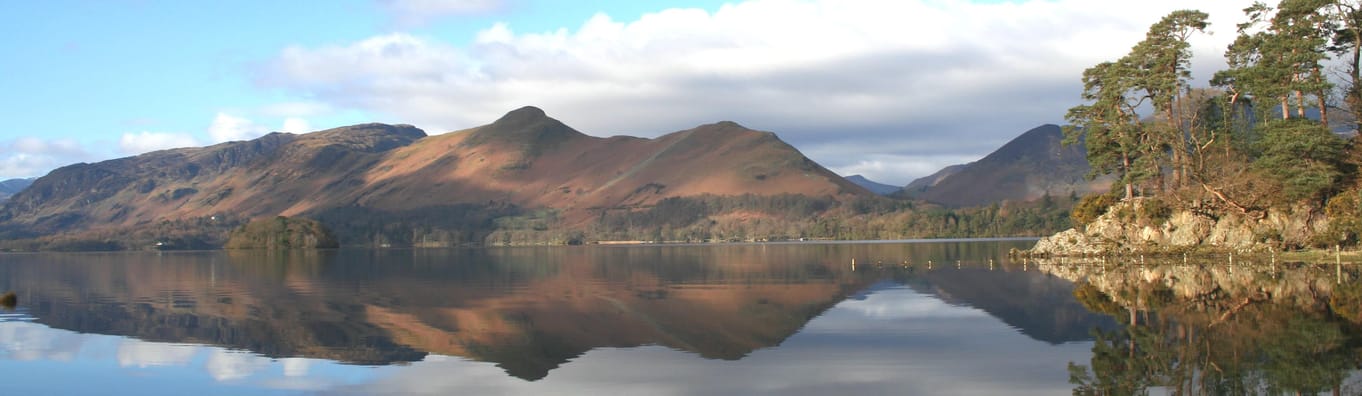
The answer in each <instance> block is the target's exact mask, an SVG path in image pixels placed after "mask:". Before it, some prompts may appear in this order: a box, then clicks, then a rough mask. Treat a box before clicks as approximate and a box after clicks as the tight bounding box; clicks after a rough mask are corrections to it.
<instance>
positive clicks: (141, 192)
mask: <svg viewBox="0 0 1362 396" xmlns="http://www.w3.org/2000/svg"><path fill="white" fill-rule="evenodd" d="M744 194H746V195H752V196H780V195H782V194H796V195H803V196H808V197H832V199H850V198H852V197H859V196H867V195H870V193H869V192H868V191H866V190H864V189H862V188H860V187H858V186H856V185H855V184H852V183H851V182H848V181H846V180H845V179H842V178H841V177H840V176H837V175H836V174H833V173H832V172H830V171H828V170H827V169H825V168H823V167H822V166H820V165H818V164H817V163H815V162H813V161H812V160H810V159H808V158H807V157H805V156H804V155H803V154H801V153H800V152H799V151H798V150H796V149H795V148H794V147H791V146H790V145H788V144H786V143H785V142H783V141H781V140H780V139H779V138H777V137H776V135H775V134H773V133H770V132H760V131H755V130H751V129H747V128H744V127H742V126H741V125H738V124H736V123H733V122H719V123H715V124H708V125H701V126H699V127H696V128H692V129H688V130H684V131H679V132H674V133H670V134H667V135H664V136H661V137H658V138H656V139H644V138H636V137H627V136H615V137H609V138H598V137H593V136H589V135H586V134H583V133H581V132H578V131H576V130H574V129H572V128H571V127H568V126H567V125H564V124H563V123H561V122H559V121H558V120H555V119H553V118H550V117H548V116H547V115H546V114H545V113H544V112H543V111H542V110H540V109H538V108H534V107H525V108H521V109H518V110H515V111H512V112H510V113H507V114H506V115H505V116H503V117H501V118H500V119H498V120H496V121H495V122H492V123H491V124H488V125H484V126H481V127H476V128H471V129H467V130H462V131H455V132H452V133H448V134H443V135H436V136H426V133H425V132H424V131H422V130H420V129H417V128H415V127H412V126H410V125H385V124H362V125H354V126H348V127H342V128H335V129H329V130H325V131H319V132H313V133H307V134H302V135H294V134H287V133H271V134H269V135H266V136H263V137H260V138H258V139H254V140H249V141H238V142H228V143H221V144H217V145H214V146H208V147H197V148H182V149H173V150H164V151H157V152H151V153H146V154H142V155H138V156H134V157H127V158H119V159H114V160H109V161H104V162H99V163H94V164H85V163H82V164H75V165H70V166H66V167H62V168H59V169H57V170H54V171H52V172H51V173H49V174H48V175H47V176H44V177H42V178H39V179H37V180H35V181H34V182H33V185H32V186H30V187H29V188H28V189H26V190H24V191H23V192H21V193H19V194H16V195H15V196H14V197H13V198H12V199H11V200H9V201H8V202H6V203H5V204H4V206H3V207H2V208H0V239H15V238H34V237H43V236H52V235H61V234H79V235H84V236H85V237H89V238H96V239H98V238H106V239H124V238H127V237H128V233H130V232H140V233H144V234H146V237H147V238H152V239H156V238H159V237H157V236H156V235H153V234H157V233H160V234H164V233H168V232H184V230H205V229H210V230H209V231H203V233H204V234H205V235H201V237H202V238H201V239H203V238H206V239H208V240H212V241H213V242H216V243H220V242H221V240H220V239H221V237H222V235H224V233H225V232H226V230H228V229H230V228H231V227H234V226H236V225H239V224H242V223H244V222H245V221H246V220H249V219H252V218H259V217H266V216H301V217H309V218H314V219H317V220H320V221H322V222H323V223H324V224H325V225H326V226H328V227H331V228H336V229H338V230H337V231H338V232H337V234H338V236H339V237H341V238H342V243H356V242H369V243H375V244H386V243H388V242H389V241H390V240H392V239H394V238H396V239H402V240H404V241H407V242H412V241H413V240H414V239H416V238H417V237H416V236H414V235H415V233H416V231H417V230H421V231H422V232H424V233H426V234H423V236H422V238H423V240H424V238H426V235H427V234H429V235H436V237H438V238H443V239H448V240H453V242H468V241H471V242H479V238H481V237H482V236H485V235H483V234H485V233H486V231H487V230H490V229H494V228H497V227H501V226H505V225H506V224H505V223H513V222H511V221H508V220H506V219H508V218H524V217H525V216H532V215H533V216H538V217H535V219H540V220H543V221H548V222H552V223H553V224H552V225H553V226H556V227H557V228H558V229H570V228H577V229H580V228H585V227H587V226H588V225H589V223H591V222H592V221H595V220H596V219H599V218H601V217H602V216H604V215H605V213H606V212H608V211H629V210H635V209H640V208H645V207H649V206H652V205H655V204H656V203H658V202H659V201H662V200H664V199H667V198H673V197H688V196H736V195H744ZM838 197H840V198H838ZM536 227H538V226H536ZM536 229H538V228H536ZM347 238H348V239H349V240H347ZM413 243H414V242H413ZM210 244H213V243H210Z"/></svg>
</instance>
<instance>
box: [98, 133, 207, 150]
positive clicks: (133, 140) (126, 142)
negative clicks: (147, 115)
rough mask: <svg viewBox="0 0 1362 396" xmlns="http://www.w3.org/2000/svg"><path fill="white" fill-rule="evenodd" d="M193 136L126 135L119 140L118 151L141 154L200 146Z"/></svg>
mask: <svg viewBox="0 0 1362 396" xmlns="http://www.w3.org/2000/svg"><path fill="white" fill-rule="evenodd" d="M198 145H199V142H198V140H197V139H194V137H193V136H190V135H187V134H183V133H164V132H147V131H142V132H139V133H124V134H123V137H122V138H121V139H119V140H118V149H119V150H121V151H122V152H123V153H124V154H141V153H145V152H149V151H156V150H165V149H171V148H180V147H194V146H198Z"/></svg>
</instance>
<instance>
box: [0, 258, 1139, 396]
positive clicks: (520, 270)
mask: <svg viewBox="0 0 1362 396" xmlns="http://www.w3.org/2000/svg"><path fill="white" fill-rule="evenodd" d="M1025 244H1026V243H1025V242H1017V243H1012V242H998V243H979V242H975V243H923V244H828V245H813V244H789V245H779V244H777V245H741V246H646V247H580V248H514V249H454V250H363V251H327V252H309V253H290V254H264V253H258V252H257V253H249V252H227V253H224V252H205V253H164V254H155V253H151V254H88V255H84V254H82V255H8V256H5V260H3V262H0V289H4V290H15V291H16V292H18V293H19V300H20V312H21V313H22V315H21V316H23V317H24V318H26V319H25V320H17V321H16V320H11V321H9V322H5V323H0V345H3V346H4V347H3V348H0V349H3V350H2V351H0V353H4V354H5V355H4V356H0V360H6V361H5V362H0V366H3V367H0V368H3V369H6V370H9V369H17V370H29V371H32V370H35V368H34V367H39V366H41V365H34V364H32V362H34V361H35V360H43V361H58V362H89V361H100V359H104V360H103V361H108V362H112V363H109V364H112V365H116V367H118V368H119V369H121V370H134V371H146V370H164V369H167V368H172V367H177V368H184V367H194V368H195V370H197V371H194V372H192V373H191V372H187V371H183V370H181V371H174V370H172V371H171V372H178V373H179V374H175V375H173V376H170V378H180V379H181V381H188V380H185V379H184V378H199V377H204V376H206V377H205V378H203V379H204V380H211V381H213V382H217V383H238V384H242V383H249V384H254V386H257V387H263V388H267V389H325V390H327V391H328V392H348V391H353V392H355V393H371V392H374V391H380V390H383V389H401V390H403V391H413V392H418V393H419V392H420V391H422V390H428V391H432V392H434V391H435V390H446V391H447V390H451V389H455V390H465V391H466V390H471V389H476V388H477V387H480V386H488V387H493V388H495V389H499V390H500V391H514V392H517V393H519V392H522V391H528V392H534V391H535V389H538V391H539V392H551V393H562V387H568V388H571V389H596V390H601V389H608V390H610V391H611V392H612V393H620V392H623V391H624V389H627V388H628V387H629V386H640V387H642V386H645V385H646V386H647V387H650V388H653V389H662V388H666V387H668V386H670V387H674V388H675V389H677V390H682V389H684V390H686V391H685V393H696V392H695V391H696V390H697V389H711V390H710V391H709V392H711V393H713V392H719V393H731V392H732V391H735V390H738V389H743V390H745V391H744V392H755V393H763V392H779V391H781V390H784V391H785V392H780V393H789V392H790V391H792V390H793V389H796V388H788V387H787V385H790V384H798V385H801V386H804V388H799V389H807V391H808V392H812V393H824V392H815V391H812V390H814V389H823V390H824V391H831V389H827V388H820V387H819V384H825V385H830V384H840V386H842V387H843V388H839V389H862V390H864V391H867V392H871V391H874V392H877V393H878V392H883V391H889V390H893V389H897V390H898V391H903V390H904V389H908V388H912V387H917V386H927V385H929V384H931V386H930V387H924V388H922V389H923V391H928V390H933V389H935V390H937V391H940V390H943V389H956V390H958V392H955V393H973V392H976V391H978V392H985V391H986V390H988V389H992V390H993V391H995V392H997V391H1010V392H1009V393H1015V392H1016V391H1019V390H1022V389H1031V390H1037V391H1038V393H1040V394H1048V393H1052V392H1039V390H1048V391H1053V390H1055V389H1060V388H1067V387H1068V385H1067V383H1066V381H1065V380H1066V379H1067V373H1065V372H1064V371H1063V370H1062V369H1056V368H1055V367H1053V366H1050V367H1047V366H1046V365H1038V364H1035V363H1034V361H1035V360H1036V359H1042V358H1041V357H1040V356H1044V358H1058V359H1063V360H1061V361H1069V360H1075V359H1078V358H1080V357H1081V356H1082V355H1083V354H1086V353H1087V350H1088V349H1089V347H1088V345H1087V344H1074V343H1073V341H1080V340H1085V339H1090V338H1089V336H1088V330H1089V329H1092V328H1095V327H1096V328H1106V329H1111V330H1115V329H1116V328H1117V327H1116V326H1115V323H1116V322H1115V321H1114V320H1112V319H1109V318H1106V317H1104V316H1101V315H1093V314H1090V313H1087V311H1086V310H1085V309H1084V308H1083V307H1082V306H1081V305H1079V304H1078V303H1077V302H1076V301H1074V299H1073V297H1072V292H1073V289H1072V284H1070V283H1069V282H1067V281H1065V280H1063V279H1059V278H1056V277H1048V276H1045V275H1043V274H1040V273H1037V272H1028V271H1032V270H1033V268H1029V267H1025V266H1024V265H1023V264H1021V263H1014V262H1009V261H1007V260H1006V259H1005V257H1004V252H1005V251H1006V250H1007V249H1009V248H1012V247H1017V246H1022V247H1024V245H1025ZM853 259H855V260H857V263H858V266H857V268H856V269H855V270H853V269H852V268H851V265H850V264H851V261H852V260H853ZM929 262H930V263H931V264H930V265H929V264H928V263H929ZM1034 340H1039V341H1043V342H1036V341H1034ZM39 345H41V346H39ZM676 351H681V353H677V352H676ZM696 356H698V357H699V358H696ZM19 362H29V364H22V363H19ZM480 362H485V363H480ZM337 363H339V364H337ZM352 364H357V365H366V366H379V367H359V366H351V365H352ZM92 365H94V366H98V364H74V365H62V366H59V368H57V369H55V370H56V371H54V372H57V373H67V374H70V371H72V370H74V368H73V367H76V366H80V367H85V366H92ZM972 367H973V368H972ZM990 367H991V368H990ZM47 368H48V369H52V367H47ZM834 368H835V369H834ZM981 368H988V370H989V371H988V372H986V373H985V374H986V375H980V373H981V372H978V371H971V370H979V369H981ZM488 370H491V371H488ZM158 372H160V373H164V372H163V371H158ZM1002 372H1006V373H1015V374H1005V375H1004V374H998V373H1002ZM452 373H458V374H452ZM550 373H552V374H550ZM105 376H107V373H105ZM120 378H122V377H120ZM139 378H140V377H139ZM160 378H162V379H164V378H166V377H160ZM694 378H706V379H707V381H704V382H705V383H697V381H694ZM125 379H126V378H125ZM611 379H613V381H614V382H611V381H612V380H611ZM527 381H528V382H527ZM593 381H595V382H593ZM954 382H958V383H955V384H954V385H949V386H948V385H947V384H948V383H954ZM593 383H594V384H595V385H594V386H593V385H592V384H593ZM606 383H608V385H609V386H606V385H607V384H606ZM1009 384H1011V385H1009ZM1022 384H1028V386H1027V387H1018V386H1019V385H1022ZM411 386H416V387H418V388H415V389H412V388H409V387H411ZM578 386H580V387H581V388H578ZM706 387H709V388H706ZM554 389H557V390H554ZM238 390H239V389H238ZM257 390H258V389H257ZM488 390H493V389H492V388H489V389H488ZM224 393H232V392H229V391H224ZM649 393H657V392H649ZM699 393H706V392H705V391H700V392H699Z"/></svg>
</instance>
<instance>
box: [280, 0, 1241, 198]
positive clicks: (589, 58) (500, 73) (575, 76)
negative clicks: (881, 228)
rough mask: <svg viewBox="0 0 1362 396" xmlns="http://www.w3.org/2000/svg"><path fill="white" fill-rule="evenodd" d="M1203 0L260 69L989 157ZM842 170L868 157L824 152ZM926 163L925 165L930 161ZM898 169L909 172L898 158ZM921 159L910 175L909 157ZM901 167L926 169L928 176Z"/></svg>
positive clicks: (753, 28) (963, 8)
mask: <svg viewBox="0 0 1362 396" xmlns="http://www.w3.org/2000/svg"><path fill="white" fill-rule="evenodd" d="M1247 5H1248V2H1247V1H1244V2H1232V1H1225V2H1206V3H1198V4H1197V6H1199V7H1202V8H1203V10H1205V11H1207V12H1209V13H1211V14H1212V16H1213V18H1214V19H1213V21H1212V22H1213V26H1212V30H1214V31H1215V35H1213V36H1198V37H1196V38H1195V39H1194V43H1193V44H1194V47H1193V50H1194V51H1195V53H1196V56H1197V57H1198V58H1197V60H1196V63H1195V66H1196V68H1195V70H1194V77H1195V78H1198V79H1202V80H1204V79H1206V78H1209V77H1210V74H1211V71H1212V70H1213V69H1215V68H1218V67H1221V66H1222V65H1223V60H1221V59H1220V57H1221V54H1222V53H1223V48H1224V45H1225V44H1226V43H1228V42H1229V40H1231V39H1233V36H1234V24H1235V23H1236V22H1237V21H1239V20H1241V19H1242V12H1241V11H1240V9H1242V8H1243V7H1245V6H1247ZM1185 7H1187V4H1186V2H1182V1H1176V0H1156V1H1149V2H1118V1H1091V0H1058V1H1028V2H1021V3H1018V2H998V3H974V2H968V1H957V0H942V1H903V0H865V1H850V2H849V1H833V0H809V1H798V0H752V1H746V2H740V3H736V4H729V5H725V6H723V7H721V8H720V9H719V10H717V11H715V12H707V11H704V10H699V9H667V10H663V11H659V12H655V13H650V14H646V15H643V16H642V17H640V18H639V19H637V20H633V21H617V20H614V19H612V18H611V17H609V16H607V15H604V14H599V15H596V16H594V17H592V18H590V19H589V20H587V21H583V22H582V23H581V25H580V26H578V27H576V28H575V29H568V28H563V29H558V30H552V31H547V32H532V33H518V32H516V31H514V30H513V28H512V26H509V25H507V24H495V25H493V26H491V27H489V28H487V29H485V30H483V31H482V32H480V33H479V34H478V35H477V37H476V39H475V40H474V41H472V42H468V43H448V42H442V41H439V40H437V39H433V38H428V37H418V36H413V35H409V34H402V33H397V34H389V35H383V36H376V37H371V38H368V39H365V40H361V41H358V42H355V43H352V44H349V45H333V46H324V47H317V48H306V47H289V48H286V49H284V50H283V51H282V52H281V53H280V54H279V56H278V57H277V58H276V59H275V60H274V61H272V62H271V63H270V65H269V66H268V67H265V68H263V69H262V70H261V75H260V76H259V81H260V82H261V83H262V84H264V85H267V86H272V87H280V88H284V89H286V90H292V91H297V92H300V93H306V94H307V95H309V97H312V98H314V99H315V100H318V101H320V102H323V103H326V104H328V105H331V106H335V107H338V108H354V109H362V110H371V111H377V112H381V113H386V114H388V115H391V116H393V117H395V118H398V119H401V120H403V122H409V123H413V124H416V125H420V126H422V127H424V128H425V129H427V130H429V131H432V132H436V133H438V132H441V131H449V130H454V129H459V128H466V127H470V126H475V125H480V124H484V123H487V122H490V121H491V120H494V119H496V117H498V116H500V115H501V114H502V113H504V112H506V111H508V110H511V109H514V108H517V107H519V106H523V105H536V106H540V107H542V108H544V109H545V110H547V111H548V112H549V113H550V115H553V116H555V117H557V118H559V119H562V120H563V121H564V122H567V123H568V124H569V125H572V126H574V127H577V128H578V129H581V130H582V131H584V132H587V133H591V134H595V135H613V134H634V135H645V136H646V135H658V134H660V133H663V132H668V131H673V130H679V129H685V128H689V127H691V126H694V125H698V124H701V123H707V122H713V121H717V120H724V119H727V120H735V121H738V122H740V123H742V124H744V125H747V126H749V127H753V128H757V129H764V130H771V131H775V132H778V133H780V134H781V136H782V137H783V138H785V139H787V140H789V141H790V142H791V143H793V144H795V145H796V146H797V147H807V146H806V145H805V144H809V143H811V142H819V141H829V140H837V141H841V142H844V143H845V144H852V145H858V146H859V147H861V148H862V149H863V152H866V153H873V154H882V155H899V156H917V155H919V154H915V153H908V152H893V151H885V149H884V148H883V147H882V146H879V145H877V143H878V142H882V141H884V140H885V139H890V138H893V139H903V140H906V141H920V140H926V139H936V140H954V141H959V142H973V143H974V144H973V145H971V146H969V147H968V148H967V147H963V146H962V147H939V148H934V151H935V153H936V154H938V155H955V156H968V157H972V159H977V158H979V157H982V156H983V155H985V154H987V153H988V151H991V150H992V149H994V148H996V146H993V147H987V148H984V147H983V146H981V145H979V144H978V143H977V142H981V141H996V142H999V144H1001V142H1005V141H1007V140H1008V139H1010V138H1012V137H1015V136H1016V135H1019V134H1020V133H1021V132H1024V131H1026V130H1028V129H1030V128H1032V127H1035V126H1036V125H1039V124H1042V123H1058V122H1061V121H1062V117H1063V114H1064V111H1065V110H1066V109H1067V108H1068V107H1071V106H1073V105H1076V104H1078V103H1079V94H1080V92H1079V91H1080V89H1081V87H1080V86H1079V77H1080V75H1081V73H1082V70H1083V69H1085V68H1087V67H1090V66H1091V65H1093V64H1096V63H1098V62H1101V61H1105V60H1110V59H1115V58H1117V57H1120V56H1122V55H1124V54H1125V53H1126V52H1127V51H1128V50H1129V48H1130V47H1131V46H1133V45H1134V44H1135V43H1136V42H1138V41H1139V40H1140V39H1142V38H1143V37H1144V33H1145V31H1146V30H1147V29H1148V26H1149V25H1151V24H1153V23H1154V22H1157V21H1158V19H1159V18H1161V17H1162V16H1163V15H1165V14H1167V13H1168V12H1171V11H1173V10H1176V9H1180V8H1185ZM813 158H814V159H815V160H817V161H819V162H821V163H823V164H824V165H827V166H829V167H833V168H838V169H849V168H855V167H857V166H861V167H864V166H865V165H858V164H857V163H856V162H855V161H851V160H848V159H847V158H843V157H817V156H814V157H813ZM918 162H922V161H921V160H919V161H918ZM885 166H886V167H893V166H891V165H885ZM904 171H910V170H907V169H905V170H904ZM914 171H916V172H920V173H918V174H908V175H902V176H899V177H896V178H895V177H885V178H886V179H911V178H912V177H916V176H923V175H925V174H926V173H930V172H931V171H932V170H914Z"/></svg>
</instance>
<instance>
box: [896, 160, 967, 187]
mask: <svg viewBox="0 0 1362 396" xmlns="http://www.w3.org/2000/svg"><path fill="white" fill-rule="evenodd" d="M971 164H972V162H971ZM969 165H970V164H955V165H951V166H947V167H945V168H941V170H939V171H936V173H933V174H930V175H927V176H924V177H920V178H917V179H916V180H913V181H912V182H909V183H908V185H907V186H904V187H903V188H902V189H903V190H908V191H918V192H921V191H926V190H927V189H928V188H931V187H934V186H936V185H937V184H938V183H941V181H942V180H946V178H948V177H951V175H954V174H956V173H959V172H960V170H961V169H965V167H966V166H969Z"/></svg>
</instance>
